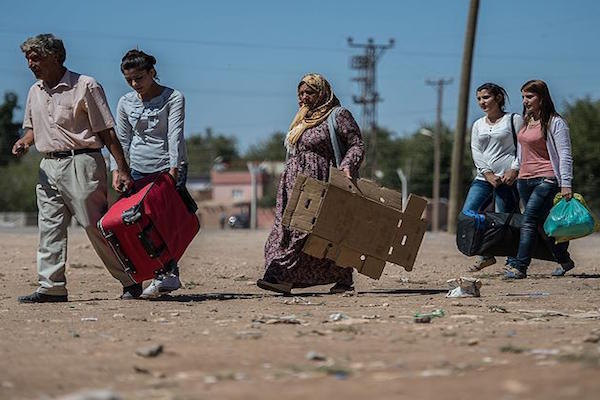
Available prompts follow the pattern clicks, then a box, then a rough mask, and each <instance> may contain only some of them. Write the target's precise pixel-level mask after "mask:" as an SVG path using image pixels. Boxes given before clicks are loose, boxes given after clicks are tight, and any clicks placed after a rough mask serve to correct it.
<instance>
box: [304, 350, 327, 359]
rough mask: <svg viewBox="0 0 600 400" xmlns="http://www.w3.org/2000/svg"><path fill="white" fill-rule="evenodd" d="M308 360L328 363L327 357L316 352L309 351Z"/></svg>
mask: <svg viewBox="0 0 600 400" xmlns="http://www.w3.org/2000/svg"><path fill="white" fill-rule="evenodd" d="M306 359H307V360H311V361H327V356H325V355H323V354H321V353H317V352H316V351H309V352H308V353H306Z"/></svg>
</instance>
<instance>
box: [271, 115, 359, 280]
mask: <svg viewBox="0 0 600 400" xmlns="http://www.w3.org/2000/svg"><path fill="white" fill-rule="evenodd" d="M336 122H337V135H338V137H339V138H340V141H341V143H342V144H343V145H344V146H345V148H346V149H348V150H347V152H346V155H345V157H344V158H343V160H342V162H341V165H340V166H339V168H340V169H344V168H349V169H350V173H351V174H352V176H358V168H359V167H360V163H361V162H362V159H363V156H364V144H363V140H362V137H361V134H360V129H359V127H358V125H357V124H356V121H355V120H354V118H353V117H352V114H351V113H350V112H349V111H348V110H346V109H342V110H340V112H339V113H338V114H337V116H336ZM296 146H297V149H296V154H295V155H293V156H290V158H289V159H288V160H287V162H286V165H285V169H284V171H283V174H282V175H281V180H280V182H279V188H278V190H277V207H276V213H275V222H274V224H273V230H272V231H271V234H270V235H269V238H268V239H267V242H266V243H265V267H266V271H265V276H264V279H265V280H267V281H271V282H285V283H292V284H293V287H295V288H303V287H309V286H315V285H325V284H330V283H341V284H345V285H349V286H350V285H352V268H344V267H339V266H337V265H335V263H334V262H333V261H330V260H327V259H318V258H314V257H312V256H309V255H308V254H306V253H303V252H302V248H303V247H304V243H305V242H306V239H307V236H308V234H306V233H302V232H300V231H296V230H290V229H288V228H286V227H284V226H282V225H281V218H282V216H283V211H284V210H285V207H286V205H287V202H288V198H289V196H290V195H291V192H292V189H293V187H294V182H295V180H296V176H297V175H298V174H300V173H302V174H304V175H307V176H310V177H312V178H315V179H318V180H321V181H325V182H327V180H328V179H329V167H330V166H331V165H334V164H335V156H334V153H333V147H332V145H331V140H330V137H329V128H328V125H327V120H325V121H324V122H322V123H321V124H319V125H317V126H315V127H312V128H310V129H307V130H306V131H304V133H303V134H302V136H301V137H300V139H299V140H298V143H297V144H296Z"/></svg>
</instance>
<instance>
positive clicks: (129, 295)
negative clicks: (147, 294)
mask: <svg viewBox="0 0 600 400" xmlns="http://www.w3.org/2000/svg"><path fill="white" fill-rule="evenodd" d="M143 290H144V289H143V288H142V284H141V283H136V284H135V285H131V286H126V287H124V288H123V294H122V295H121V300H134V299H137V298H138V297H140V296H141V295H142V291H143Z"/></svg>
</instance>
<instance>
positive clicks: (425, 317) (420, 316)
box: [414, 308, 445, 324]
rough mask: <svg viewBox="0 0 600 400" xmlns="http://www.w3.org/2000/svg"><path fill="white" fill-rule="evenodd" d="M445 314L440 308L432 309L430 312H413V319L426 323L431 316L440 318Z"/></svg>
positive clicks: (429, 320)
mask: <svg viewBox="0 0 600 400" xmlns="http://www.w3.org/2000/svg"><path fill="white" fill-rule="evenodd" d="M444 315H445V312H444V310H442V309H441V308H439V309H436V310H433V311H432V312H430V313H415V315H414V321H415V322H416V323H420V324H428V323H429V322H431V320H432V319H433V318H441V317H443V316H444Z"/></svg>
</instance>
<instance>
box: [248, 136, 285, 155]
mask: <svg viewBox="0 0 600 400" xmlns="http://www.w3.org/2000/svg"><path fill="white" fill-rule="evenodd" d="M284 139H285V133H283V132H275V133H273V134H272V135H271V136H270V137H269V138H268V139H266V140H263V141H261V142H259V143H257V144H253V145H251V146H250V147H249V148H248V151H247V152H246V155H245V158H246V159H247V160H252V161H283V160H285V146H284V144H283V140H284Z"/></svg>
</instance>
